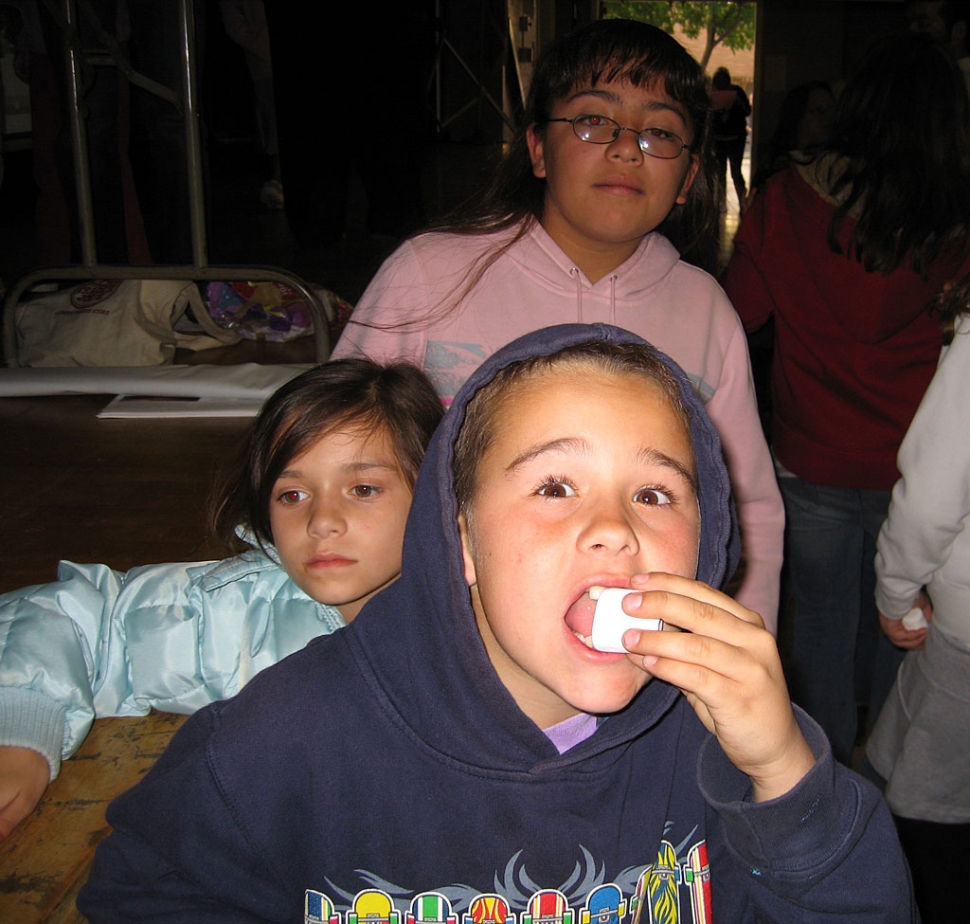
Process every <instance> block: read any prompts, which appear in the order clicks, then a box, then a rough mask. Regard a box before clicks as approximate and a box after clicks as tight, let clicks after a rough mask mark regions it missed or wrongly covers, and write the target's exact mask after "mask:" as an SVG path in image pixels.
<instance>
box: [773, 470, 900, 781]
mask: <svg viewBox="0 0 970 924" xmlns="http://www.w3.org/2000/svg"><path fill="white" fill-rule="evenodd" d="M779 484H780V485H781V491H782V496H783V497H784V500H785V516H786V527H785V562H786V566H787V573H788V589H789V592H790V594H791V600H792V604H793V607H794V617H793V623H792V651H791V664H790V671H789V678H788V682H789V689H790V691H791V696H792V699H793V700H794V702H796V703H798V705H799V706H801V707H802V708H803V709H804V710H805V711H806V712H808V714H809V715H811V716H812V717H813V718H814V719H815V720H816V721H817V722H818V723H819V724H820V725H821V726H822V728H823V729H824V731H825V733H826V734H827V735H828V737H829V740H830V741H831V743H832V750H833V752H834V753H835V757H836V759H837V760H840V761H842V762H843V763H845V764H848V763H849V762H850V761H851V758H852V748H853V744H854V742H855V737H856V725H857V704H860V703H861V704H865V705H867V706H868V708H869V710H870V715H871V716H872V717H873V718H875V716H876V714H877V712H878V710H879V708H880V707H881V706H882V703H883V701H884V700H885V698H886V694H887V693H888V691H889V689H890V687H891V685H892V682H893V678H894V677H895V675H896V670H897V669H898V667H899V664H900V662H901V661H902V657H903V652H902V651H901V650H900V649H898V648H896V647H895V646H894V645H892V643H891V642H889V640H888V639H887V638H886V637H885V636H883V635H882V633H881V632H880V631H879V618H878V613H877V611H876V605H875V600H874V598H873V592H874V588H875V564H874V558H875V550H876V540H877V538H878V537H879V528H880V527H881V526H882V522H883V520H884V519H885V518H886V511H887V509H888V507H889V501H890V498H891V492H890V491H875V490H867V489H856V488H834V487H829V486H828V485H820V484H813V483H812V482H808V481H804V480H802V479H801V478H795V477H792V478H789V477H785V478H779Z"/></svg>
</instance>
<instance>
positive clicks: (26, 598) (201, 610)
mask: <svg viewBox="0 0 970 924" xmlns="http://www.w3.org/2000/svg"><path fill="white" fill-rule="evenodd" d="M57 577H58V579H57V581H56V582H54V583H52V584H36V585H33V586H31V587H25V588H22V589H20V590H15V591H11V592H10V593H6V594H2V595H0V745H17V746H20V747H29V748H33V749H34V750H36V751H40V752H41V753H42V754H43V755H44V756H45V757H46V758H47V760H48V762H49V763H50V766H51V779H53V778H54V777H55V776H57V774H58V772H59V770H60V762H61V760H62V759H63V758H67V757H70V756H71V754H73V753H74V751H75V750H77V748H78V747H79V746H80V744H81V742H82V741H83V740H84V736H85V735H86V734H87V733H88V730H89V729H90V727H91V723H92V721H93V720H94V719H95V718H103V717H105V716H119V715H147V714H148V713H149V711H151V709H152V708H155V709H159V710H161V711H163V712H181V713H189V712H194V711H195V710H196V709H199V708H200V707H201V706H204V705H206V704H207V703H210V702H213V701H214V700H219V699H226V698H228V697H230V696H233V695H234V694H235V693H237V692H238V691H239V690H240V689H242V687H243V686H244V685H245V684H246V682H247V681H248V680H249V679H250V678H251V677H252V676H253V675H254V674H256V673H258V672H259V671H261V670H262V669H263V668H264V667H267V666H269V665H270V664H275V663H276V662H277V661H279V660H281V659H282V658H284V657H286V656H287V655H289V654H292V653H293V652H294V651H298V650H299V649H300V648H303V647H304V646H305V645H306V644H307V643H308V642H309V641H310V640H311V639H314V638H316V637H317V636H319V635H328V634H329V633H331V632H333V631H334V630H335V629H339V628H340V627H341V626H343V625H345V624H346V623H345V620H344V618H343V616H341V615H340V612H339V611H338V610H336V609H335V608H334V607H332V606H327V605H325V604H322V603H317V602H316V601H315V600H313V599H312V598H310V597H308V596H307V595H306V594H305V593H304V592H303V591H302V590H300V588H299V587H297V586H296V584H294V583H293V581H291V580H290V578H289V577H288V576H287V574H286V572H285V571H284V570H283V569H282V568H281V567H280V566H279V565H278V564H276V562H274V561H272V560H271V559H270V558H268V557H267V556H266V555H264V554H263V553H262V552H259V551H256V550H251V551H248V552H245V553H243V554H242V555H238V556H236V557H235V558H228V559H225V560H224V561H215V562H178V563H173V564H162V565H145V566H142V567H138V568H132V570H131V571H128V572H127V573H122V572H118V571H114V570H113V569H111V568H109V567H107V566H106V565H77V564H74V563H72V562H68V561H62V562H61V563H60V565H59V566H58V573H57Z"/></svg>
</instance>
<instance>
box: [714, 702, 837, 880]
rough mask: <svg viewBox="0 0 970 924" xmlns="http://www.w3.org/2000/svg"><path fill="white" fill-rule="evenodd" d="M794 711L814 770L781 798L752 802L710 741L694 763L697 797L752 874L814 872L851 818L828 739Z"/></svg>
mask: <svg viewBox="0 0 970 924" xmlns="http://www.w3.org/2000/svg"><path fill="white" fill-rule="evenodd" d="M794 709H795V717H796V720H797V721H798V724H799V727H800V728H801V731H802V734H803V735H804V736H805V738H806V740H807V741H808V744H809V747H810V748H811V749H812V754H813V755H814V756H815V766H814V767H812V769H811V770H809V772H808V773H807V774H806V775H805V776H804V777H803V778H802V779H801V781H800V782H799V783H797V784H796V785H795V786H794V787H793V788H792V789H791V790H790V791H789V792H787V793H785V795H783V796H779V797H778V798H777V799H771V800H769V801H767V802H760V803H755V802H754V801H752V799H753V797H752V788H751V783H750V780H749V779H748V778H747V777H746V776H745V775H744V774H742V773H740V772H739V771H738V770H737V768H736V767H735V766H734V765H733V764H732V763H731V762H730V761H729V760H728V758H727V756H726V755H725V754H724V752H723V751H722V750H721V747H720V745H719V744H718V742H717V739H716V738H714V737H713V736H712V737H711V738H709V739H708V740H707V741H706V742H704V745H703V746H702V748H701V752H700V755H699V758H698V768H697V776H698V783H699V785H700V788H701V792H702V793H703V794H704V798H705V799H706V800H707V802H708V804H709V805H710V806H711V808H712V809H714V811H715V812H717V814H718V815H719V816H720V818H721V819H722V821H723V823H724V826H725V831H726V834H727V839H728V843H729V844H730V845H731V848H732V849H733V850H734V852H735V853H737V854H738V855H739V856H740V857H742V858H743V859H744V861H745V863H746V864H748V865H750V867H751V872H752V874H754V875H761V874H762V873H767V872H781V871H786V872H789V873H798V872H807V871H809V870H813V869H817V868H818V867H819V866H820V865H821V864H824V863H825V861H826V859H827V858H829V857H830V856H831V855H832V854H833V853H834V852H835V851H836V850H837V849H838V845H839V844H840V843H841V842H842V840H843V836H844V834H845V833H846V832H845V829H846V827H847V824H849V818H851V816H852V814H853V813H852V811H851V809H850V807H848V806H845V805H840V800H839V799H838V798H837V793H836V779H835V776H836V763H835V760H834V759H833V757H832V749H831V747H830V746H829V743H828V739H827V738H826V737H825V734H824V733H823V732H822V730H821V728H819V726H818V725H817V724H816V723H815V722H814V721H813V720H812V719H810V718H809V717H808V716H807V715H806V714H805V713H804V712H802V711H801V710H800V709H799V708H798V707H797V706H795V707H794Z"/></svg>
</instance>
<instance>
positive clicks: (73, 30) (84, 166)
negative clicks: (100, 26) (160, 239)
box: [64, 0, 98, 266]
mask: <svg viewBox="0 0 970 924" xmlns="http://www.w3.org/2000/svg"><path fill="white" fill-rule="evenodd" d="M64 17H65V20H66V22H67V27H68V34H67V35H65V36H64V41H65V44H66V45H67V70H68V73H67V78H68V80H67V92H68V96H69V99H70V103H71V105H70V106H69V107H68V109H69V113H70V124H71V150H72V151H73V154H74V186H75V189H76V190H77V212H78V235H79V237H80V245H81V262H82V263H83V264H84V265H85V266H94V265H95V264H96V263H97V262H98V251H97V246H96V244H95V237H94V206H93V204H92V197H91V170H90V167H91V162H90V158H89V156H88V137H87V132H86V130H85V124H84V118H83V117H82V116H81V106H82V105H83V103H82V101H81V91H80V86H81V74H80V62H79V61H78V59H77V52H76V48H75V41H74V39H75V38H76V37H77V36H78V29H77V9H76V6H75V3H74V0H64ZM77 47H80V44H79V43H78V46H77Z"/></svg>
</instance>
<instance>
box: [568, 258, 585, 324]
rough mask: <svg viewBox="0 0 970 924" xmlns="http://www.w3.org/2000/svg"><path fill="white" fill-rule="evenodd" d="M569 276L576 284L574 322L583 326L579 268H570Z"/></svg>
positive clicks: (581, 287)
mask: <svg viewBox="0 0 970 924" xmlns="http://www.w3.org/2000/svg"><path fill="white" fill-rule="evenodd" d="M569 275H570V276H572V277H573V281H574V282H575V283H576V322H577V323H578V324H583V323H584V321H583V280H582V278H581V277H580V275H579V268H578V267H575V266H574V267H572V269H570V270H569Z"/></svg>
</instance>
